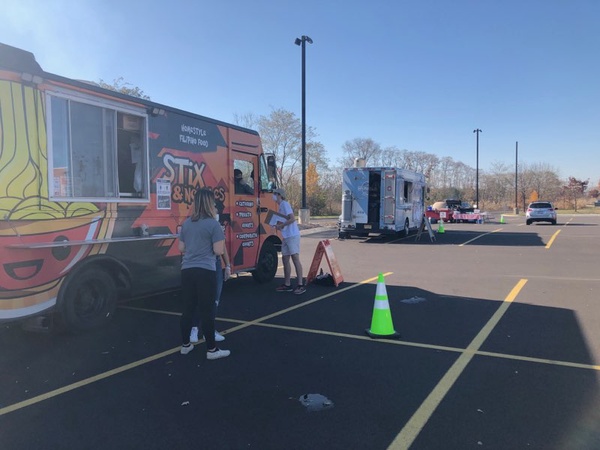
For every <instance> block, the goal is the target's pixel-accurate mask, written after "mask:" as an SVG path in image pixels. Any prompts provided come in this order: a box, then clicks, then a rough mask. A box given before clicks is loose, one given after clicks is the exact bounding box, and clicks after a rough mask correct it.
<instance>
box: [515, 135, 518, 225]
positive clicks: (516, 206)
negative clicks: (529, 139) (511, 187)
mask: <svg viewBox="0 0 600 450" xmlns="http://www.w3.org/2000/svg"><path fill="white" fill-rule="evenodd" d="M518 181H519V141H517V143H516V146H515V214H519V188H518Z"/></svg>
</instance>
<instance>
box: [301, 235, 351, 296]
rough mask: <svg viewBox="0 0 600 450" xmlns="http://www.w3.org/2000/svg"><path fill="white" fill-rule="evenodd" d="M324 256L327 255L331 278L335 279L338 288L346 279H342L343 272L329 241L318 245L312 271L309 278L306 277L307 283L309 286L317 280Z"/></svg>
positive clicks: (323, 241) (320, 242)
mask: <svg viewBox="0 0 600 450" xmlns="http://www.w3.org/2000/svg"><path fill="white" fill-rule="evenodd" d="M323 255H325V259H327V264H328V265H329V270H330V271H331V276H332V277H333V281H334V283H335V286H336V287H337V286H338V285H339V284H340V283H341V282H342V281H344V277H342V271H341V270H340V266H339V265H338V262H337V259H336V258H335V255H334V254H333V248H331V243H330V242H329V239H324V240H322V241H319V243H318V244H317V249H316V250H315V256H314V257H313V260H312V263H311V265H310V270H309V271H308V276H307V277H306V283H307V284H309V283H310V282H311V281H312V280H314V279H315V278H316V276H317V272H318V270H319V266H320V265H321V260H322V259H323Z"/></svg>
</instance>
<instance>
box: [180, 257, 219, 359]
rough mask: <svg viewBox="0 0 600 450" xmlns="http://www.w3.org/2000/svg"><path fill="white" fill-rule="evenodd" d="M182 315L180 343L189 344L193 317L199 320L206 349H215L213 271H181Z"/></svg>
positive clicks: (214, 287) (196, 269)
mask: <svg viewBox="0 0 600 450" xmlns="http://www.w3.org/2000/svg"><path fill="white" fill-rule="evenodd" d="M181 293H182V296H183V314H182V315H181V322H180V326H181V341H182V342H183V343H184V344H188V343H189V342H190V332H191V331H192V326H193V325H194V324H193V321H194V316H195V315H196V314H197V315H198V316H199V318H200V326H201V327H202V332H203V333H204V338H205V339H206V346H207V348H208V349H212V348H215V319H214V315H215V312H214V311H215V296H216V294H217V276H216V272H215V271H214V270H208V269H199V268H192V269H183V270H182V271H181Z"/></svg>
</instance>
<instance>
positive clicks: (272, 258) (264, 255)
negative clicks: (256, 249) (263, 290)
mask: <svg viewBox="0 0 600 450" xmlns="http://www.w3.org/2000/svg"><path fill="white" fill-rule="evenodd" d="M277 262H278V261H277V250H275V245H273V243H272V242H265V243H264V244H263V248H262V250H261V251H260V255H259V257H258V263H257V265H256V269H254V270H253V271H252V277H253V278H254V281H257V282H258V283H266V282H268V281H271V280H272V279H273V278H275V273H277Z"/></svg>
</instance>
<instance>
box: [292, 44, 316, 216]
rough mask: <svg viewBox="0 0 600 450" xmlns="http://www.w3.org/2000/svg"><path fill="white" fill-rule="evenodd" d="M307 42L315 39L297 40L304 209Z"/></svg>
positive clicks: (304, 201)
mask: <svg viewBox="0 0 600 450" xmlns="http://www.w3.org/2000/svg"><path fill="white" fill-rule="evenodd" d="M306 42H308V43H309V44H312V42H313V41H312V39H311V38H309V37H308V36H302V38H301V39H298V38H296V41H295V44H296V45H301V46H302V209H306Z"/></svg>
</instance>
